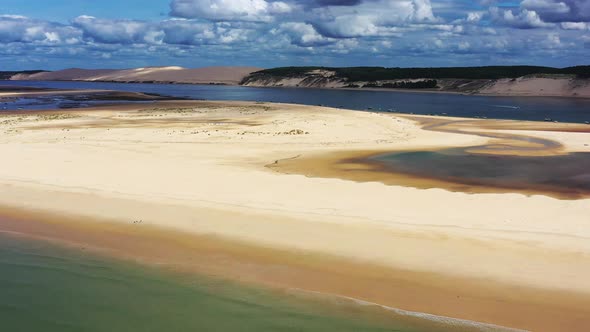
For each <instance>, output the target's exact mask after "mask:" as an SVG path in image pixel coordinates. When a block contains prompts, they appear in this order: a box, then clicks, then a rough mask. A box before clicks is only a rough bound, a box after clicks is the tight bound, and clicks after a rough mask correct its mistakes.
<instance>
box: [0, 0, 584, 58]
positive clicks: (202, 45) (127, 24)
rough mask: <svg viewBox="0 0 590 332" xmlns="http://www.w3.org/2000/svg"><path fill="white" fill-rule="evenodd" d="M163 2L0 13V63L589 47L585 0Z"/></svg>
mask: <svg viewBox="0 0 590 332" xmlns="http://www.w3.org/2000/svg"><path fill="white" fill-rule="evenodd" d="M23 1H27V0H23ZM163 1H165V0H163ZM169 1H170V15H169V16H168V17H165V18H162V19H161V20H155V21H142V20H132V19H105V18H97V17H92V16H86V15H81V16H78V17H76V18H73V19H72V20H71V21H70V22H67V23H66V22H62V23H55V22H50V21H46V20H41V19H31V18H27V17H24V16H18V15H4V16H1V15H0V44H1V45H2V47H0V60H1V58H2V55H3V54H4V55H6V57H10V56H12V57H14V55H15V54H18V55H19V57H23V58H24V57H25V56H29V55H31V54H38V55H39V56H38V59H45V58H47V57H49V58H50V57H63V58H66V57H68V56H70V57H74V56H76V57H80V58H84V57H89V58H97V59H101V60H100V61H107V60H108V61H113V63H114V62H115V61H120V63H119V65H121V63H123V64H124V65H125V66H127V61H128V60H129V59H133V58H136V59H154V58H157V59H168V58H170V57H172V58H174V59H186V61H191V60H190V59H200V58H207V59H225V61H226V62H227V61H229V62H232V63H233V62H235V61H236V60H235V59H234V58H236V57H244V58H246V59H248V61H263V60H262V59H267V60H268V61H277V59H285V60H284V61H285V63H283V64H291V62H290V60H289V59H292V58H297V59H304V60H301V61H305V62H306V63H310V64H320V63H321V62H319V61H320V60H318V59H325V61H327V62H326V63H324V64H331V65H336V64H340V65H346V64H349V63H348V62H347V61H348V60H346V59H349V57H350V58H355V57H356V59H358V60H357V61H358V62H357V63H356V64H369V63H367V62H366V61H367V60H369V61H381V59H390V61H394V62H395V61H398V60H400V61H402V60H403V59H406V61H408V62H411V63H412V62H416V61H418V60H416V59H426V60H425V61H427V62H428V63H429V64H431V65H436V61H439V60H440V61H441V63H440V64H444V63H443V62H444V61H451V60H449V59H458V57H459V56H460V57H461V59H464V58H467V57H469V56H470V55H477V59H481V58H486V59H488V60H489V61H492V59H493V57H494V55H501V56H502V59H508V58H511V57H514V58H515V59H521V60H522V59H526V61H525V62H529V59H539V60H538V62H545V61H546V59H548V58H550V56H552V55H553V54H556V51H557V50H559V52H560V54H563V55H560V56H561V57H562V58H565V57H567V56H568V55H567V54H575V56H577V57H579V58H583V59H585V57H586V56H587V54H586V53H587V50H588V48H589V47H590V46H588V45H590V42H588V41H587V40H584V42H580V40H581V38H583V37H584V34H585V35H588V33H590V32H589V31H590V0H519V1H514V2H511V4H512V5H511V6H510V7H506V6H504V7H502V6H500V4H501V3H506V1H496V0H482V1H474V2H470V3H468V4H467V3H466V2H462V1H451V0H169ZM80 14H84V13H80ZM122 14H123V15H124V13H122ZM123 17H124V16H123ZM548 36H549V37H548ZM580 36H582V37H580ZM587 38H590V37H587ZM584 43H585V44H586V45H587V46H584V45H585V44H584ZM271 50H272V51H271ZM544 52H554V53H544ZM344 54H346V57H342V55H344ZM548 54H549V56H548ZM524 55H526V57H525V56H524ZM306 56H309V57H310V58H304V57H306ZM224 57H225V58H224ZM339 57H340V58H339ZM70 59H71V58H70ZM228 59H229V60H228ZM269 59H270V60H269ZM375 59H380V60H375ZM474 59H475V57H474ZM31 61H32V60H31ZM146 61H147V60H146ZM162 61H164V60H162ZM211 61H213V60H211ZM219 61H223V60H219ZM316 61H317V62H316ZM332 61H333V62H334V63H332ZM585 61H586V60H583V61H582V60H580V61H578V63H580V62H585ZM517 62H518V61H517ZM520 62H523V61H520ZM271 63H273V62H269V64H271ZM244 64H257V65H260V63H256V62H246V63H244ZM371 64H380V63H378V62H375V63H371ZM381 64H386V63H381ZM392 64H393V65H403V63H397V62H395V63H392ZM449 64H452V63H449ZM455 64H464V62H458V63H455ZM414 65H419V64H416V63H415V64H414Z"/></svg>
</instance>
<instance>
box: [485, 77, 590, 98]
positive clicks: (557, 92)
mask: <svg viewBox="0 0 590 332" xmlns="http://www.w3.org/2000/svg"><path fill="white" fill-rule="evenodd" d="M478 93H480V94H491V95H502V96H546V97H584V98H590V80H587V79H586V80H583V79H573V78H543V77H521V78H518V79H501V80H497V81H495V82H493V84H490V85H488V86H487V87H485V88H483V89H481V90H480V91H479V92H478Z"/></svg>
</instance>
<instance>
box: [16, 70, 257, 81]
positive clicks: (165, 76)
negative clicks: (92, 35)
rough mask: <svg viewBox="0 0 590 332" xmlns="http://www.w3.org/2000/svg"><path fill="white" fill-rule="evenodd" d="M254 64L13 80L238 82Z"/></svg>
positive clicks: (92, 72) (90, 72)
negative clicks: (249, 65) (247, 65)
mask: <svg viewBox="0 0 590 332" xmlns="http://www.w3.org/2000/svg"><path fill="white" fill-rule="evenodd" d="M260 69H261V68H256V67H204V68H194V69H189V68H182V67H176V66H172V67H145V68H134V69H79V68H71V69H64V70H59V71H54V72H43V73H37V74H32V75H28V74H19V75H16V76H13V77H12V78H11V79H12V80H40V81H113V82H165V83H191V84H209V83H215V84H238V83H239V82H240V81H241V80H242V78H243V77H245V76H246V75H248V74H250V73H251V72H254V71H257V70H260Z"/></svg>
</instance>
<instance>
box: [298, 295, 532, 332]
mask: <svg viewBox="0 0 590 332" xmlns="http://www.w3.org/2000/svg"><path fill="white" fill-rule="evenodd" d="M289 290H290V291H291V292H292V293H295V294H294V295H297V293H298V294H303V295H307V296H315V297H318V298H321V299H324V300H325V299H337V300H340V301H343V302H348V303H349V304H354V305H360V306H363V307H374V308H379V309H381V310H385V311H388V312H390V313H393V314H395V315H397V316H404V317H409V318H418V319H421V320H426V321H430V322H433V323H437V324H441V325H444V326H446V327H453V328H462V329H465V328H469V331H480V332H498V331H502V332H526V331H527V330H522V329H516V328H510V327H505V326H500V325H495V324H490V323H481V322H476V321H471V320H467V319H460V318H452V317H447V316H438V315H433V314H428V313H422V312H416V311H408V310H403V309H399V308H394V307H390V306H386V305H383V304H379V303H375V302H369V301H365V300H362V299H357V298H353V297H349V296H344V295H338V294H331V293H322V292H318V291H313V290H306V289H301V288H290V289H289Z"/></svg>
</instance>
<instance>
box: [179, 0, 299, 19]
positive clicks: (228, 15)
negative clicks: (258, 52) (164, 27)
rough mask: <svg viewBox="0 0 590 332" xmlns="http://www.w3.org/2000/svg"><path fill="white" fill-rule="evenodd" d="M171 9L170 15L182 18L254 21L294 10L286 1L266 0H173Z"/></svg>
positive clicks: (271, 17)
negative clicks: (272, 0) (271, 0)
mask: <svg viewBox="0 0 590 332" xmlns="http://www.w3.org/2000/svg"><path fill="white" fill-rule="evenodd" d="M170 9H171V11H170V15H172V16H175V17H181V18H202V19H207V20H212V21H254V22H268V21H272V20H273V15H278V14H285V13H289V12H290V11H292V7H291V5H289V4H287V3H286V2H282V1H274V2H270V1H266V0H173V1H172V3H171V4H170Z"/></svg>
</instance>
